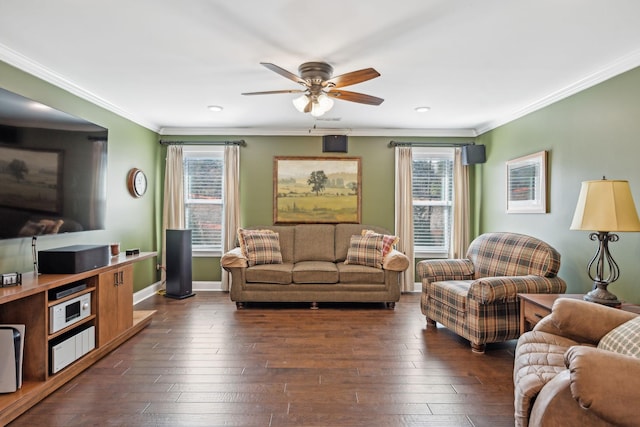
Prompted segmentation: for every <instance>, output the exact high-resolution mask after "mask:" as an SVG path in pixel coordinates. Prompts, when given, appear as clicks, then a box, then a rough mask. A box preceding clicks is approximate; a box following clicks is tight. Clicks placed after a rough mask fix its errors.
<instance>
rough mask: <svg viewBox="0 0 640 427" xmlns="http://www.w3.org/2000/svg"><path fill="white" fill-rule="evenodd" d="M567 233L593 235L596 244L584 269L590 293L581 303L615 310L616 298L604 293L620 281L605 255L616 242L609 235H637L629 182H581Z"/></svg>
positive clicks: (637, 222) (639, 223) (638, 222)
mask: <svg viewBox="0 0 640 427" xmlns="http://www.w3.org/2000/svg"><path fill="white" fill-rule="evenodd" d="M570 229H571V230H586V231H593V233H591V234H589V239H590V240H593V241H595V240H597V241H598V242H599V244H598V250H597V251H596V253H595V255H594V256H593V258H591V261H589V265H588V266H587V272H588V274H589V278H590V279H591V280H593V290H591V291H590V292H589V293H587V294H586V295H585V296H584V299H585V300H587V301H592V302H597V303H600V304H605V305H609V306H619V305H620V304H621V302H620V301H619V300H618V297H616V296H615V295H614V294H612V293H611V292H609V291H608V290H607V287H608V286H609V284H610V283H613V282H615V281H616V280H618V277H620V268H619V267H618V264H616V262H615V261H614V259H613V257H612V256H611V253H610V252H609V242H617V241H618V239H619V237H618V235H617V234H613V233H612V232H622V231H640V220H639V219H638V213H637V212H636V206H635V204H634V202H633V196H632V195H631V188H630V187H629V182H628V181H622V180H608V179H605V178H604V177H603V178H602V179H601V180H597V181H584V182H583V183H582V187H581V189H580V196H578V204H577V206H576V211H575V213H574V215H573V221H572V222H571V227H570ZM605 276H606V277H605Z"/></svg>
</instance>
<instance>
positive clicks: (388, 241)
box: [362, 230, 400, 257]
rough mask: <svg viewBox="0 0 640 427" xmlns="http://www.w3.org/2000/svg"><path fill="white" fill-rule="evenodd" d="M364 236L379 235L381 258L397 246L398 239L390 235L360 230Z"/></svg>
mask: <svg viewBox="0 0 640 427" xmlns="http://www.w3.org/2000/svg"><path fill="white" fill-rule="evenodd" d="M365 234H380V235H381V236H382V256H383V257H386V256H387V254H388V253H389V252H391V250H392V249H393V247H394V246H395V245H397V244H398V241H400V238H399V237H398V236H392V235H391V234H381V233H376V232H375V231H373V230H362V235H363V236H364V235H365Z"/></svg>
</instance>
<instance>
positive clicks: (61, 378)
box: [0, 252, 157, 425]
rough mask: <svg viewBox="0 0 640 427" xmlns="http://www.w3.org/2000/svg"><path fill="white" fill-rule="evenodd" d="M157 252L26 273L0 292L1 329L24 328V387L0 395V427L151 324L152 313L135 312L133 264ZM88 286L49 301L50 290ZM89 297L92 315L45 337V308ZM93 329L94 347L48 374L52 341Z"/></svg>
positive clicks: (47, 311)
mask: <svg viewBox="0 0 640 427" xmlns="http://www.w3.org/2000/svg"><path fill="white" fill-rule="evenodd" d="M155 256H157V253H156V252H142V253H140V254H139V255H130V256H125V255H124V254H121V255H120V256H118V257H113V258H111V261H110V263H109V265H107V266H105V267H100V268H97V269H94V270H89V271H85V272H82V273H77V274H40V275H34V274H33V273H25V274H23V275H22V285H20V286H12V287H8V288H0V324H24V325H25V334H24V335H25V337H24V338H25V341H24V353H23V354H24V360H23V368H22V372H23V375H22V377H23V382H22V388H20V389H19V390H18V391H16V392H13V393H0V425H6V424H8V423H9V422H11V421H12V420H14V419H15V418H17V417H18V416H20V415H21V414H23V413H24V412H26V411H27V410H28V409H29V408H31V407H32V406H34V405H35V404H37V403H38V402H40V401H41V400H42V399H44V398H45V397H47V396H48V395H50V394H51V393H53V392H54V391H55V390H57V389H58V388H60V387H61V386H62V385H64V384H65V383H67V382H68V381H70V380H71V379H73V378H74V377H75V376H76V375H78V374H80V373H81V372H82V371H84V370H85V369H87V368H88V367H89V366H91V365H92V364H94V363H95V362H97V361H98V360H99V359H101V358H102V357H104V356H105V355H107V354H108V353H109V352H111V351H113V350H114V349H115V348H117V347H118V346H119V345H121V344H122V343H123V342H125V341H126V340H128V339H129V338H131V337H132V336H134V335H135V334H137V333H138V332H140V331H141V330H142V329H144V328H145V327H146V326H148V325H149V323H151V317H152V315H153V313H154V312H155V311H152V310H150V311H133V264H134V263H136V262H138V261H142V260H145V259H149V258H153V257H155ZM72 284H73V285H75V284H86V289H84V290H81V291H79V292H76V293H74V294H72V295H69V296H66V297H63V298H59V299H56V300H53V299H51V300H50V293H49V291H50V290H54V289H58V290H59V289H63V288H65V287H66V286H68V285H72ZM85 293H91V315H90V316H89V317H87V318H85V319H82V320H81V321H79V322H77V323H74V324H73V325H71V326H69V327H67V328H65V329H62V330H60V331H58V332H55V333H52V334H51V333H49V307H51V306H53V305H56V304H58V303H61V302H63V301H65V300H68V299H72V298H74V297H76V296H79V295H82V294H85ZM86 326H94V327H95V348H94V349H93V350H91V351H89V352H88V353H87V354H85V355H84V356H82V357H81V358H79V359H78V360H76V361H75V362H73V363H71V364H70V365H68V366H67V367H66V368H64V369H62V370H60V371H59V372H57V373H55V374H52V373H51V369H50V367H51V360H50V355H49V347H50V345H49V344H50V342H51V341H53V340H55V339H56V338H57V337H60V336H61V335H62V334H65V333H66V332H70V331H74V330H76V329H82V328H83V327H86Z"/></svg>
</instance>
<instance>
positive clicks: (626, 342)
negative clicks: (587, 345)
mask: <svg viewBox="0 0 640 427" xmlns="http://www.w3.org/2000/svg"><path fill="white" fill-rule="evenodd" d="M598 348H600V349H602V350H609V351H615V352H616V353H620V354H624V355H627V356H634V357H640V316H638V317H636V318H634V319H631V320H629V321H627V322H625V323H623V324H622V325H620V326H618V327H617V328H614V329H612V330H611V331H609V332H608V333H607V334H606V335H605V336H604V337H602V339H601V340H600V342H599V343H598Z"/></svg>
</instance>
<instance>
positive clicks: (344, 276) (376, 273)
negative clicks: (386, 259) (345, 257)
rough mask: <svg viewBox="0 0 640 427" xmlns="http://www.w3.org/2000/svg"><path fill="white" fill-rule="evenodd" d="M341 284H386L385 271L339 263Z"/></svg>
mask: <svg viewBox="0 0 640 427" xmlns="http://www.w3.org/2000/svg"><path fill="white" fill-rule="evenodd" d="M337 266H338V272H339V273H340V283H362V284H371V283H379V284H384V270H380V269H379V268H375V267H367V266H364V265H357V264H344V263H339V264H337Z"/></svg>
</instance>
